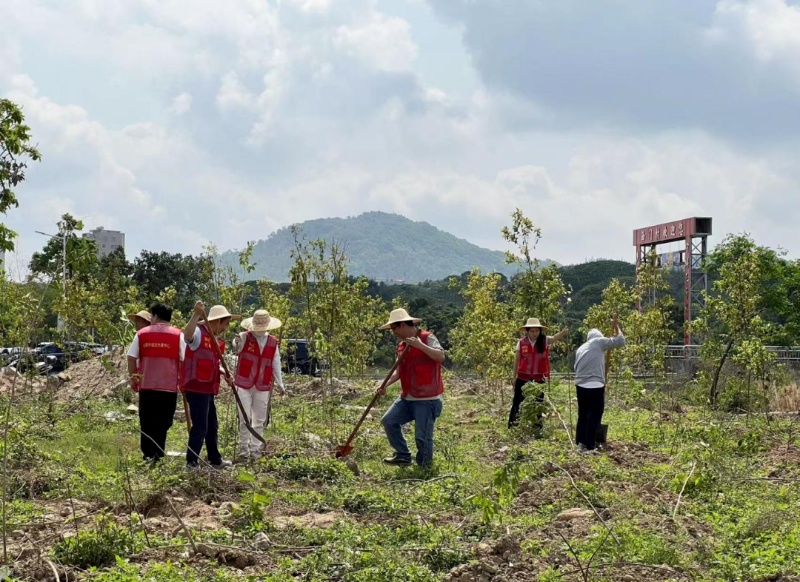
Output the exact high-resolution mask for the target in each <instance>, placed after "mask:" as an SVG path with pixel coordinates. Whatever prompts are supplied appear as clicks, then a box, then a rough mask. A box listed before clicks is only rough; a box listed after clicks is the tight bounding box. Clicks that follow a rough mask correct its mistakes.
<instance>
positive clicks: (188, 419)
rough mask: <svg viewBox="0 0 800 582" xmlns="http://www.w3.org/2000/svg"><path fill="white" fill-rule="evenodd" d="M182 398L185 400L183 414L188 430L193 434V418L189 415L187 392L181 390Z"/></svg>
mask: <svg viewBox="0 0 800 582" xmlns="http://www.w3.org/2000/svg"><path fill="white" fill-rule="evenodd" d="M181 398H182V399H183V414H184V415H185V416H186V430H187V431H188V432H192V417H191V415H189V405H188V404H187V402H186V392H184V391H183V389H181Z"/></svg>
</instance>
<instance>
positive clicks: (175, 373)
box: [136, 323, 183, 392]
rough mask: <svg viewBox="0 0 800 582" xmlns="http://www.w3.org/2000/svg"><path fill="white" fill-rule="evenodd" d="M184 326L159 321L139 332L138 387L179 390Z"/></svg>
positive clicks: (143, 388) (164, 390)
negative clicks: (140, 377)
mask: <svg viewBox="0 0 800 582" xmlns="http://www.w3.org/2000/svg"><path fill="white" fill-rule="evenodd" d="M181 333H183V332H181V330H179V329H177V328H175V327H172V326H171V325H167V324H166V323H157V324H154V325H150V326H148V327H144V328H142V329H140V330H139V331H138V332H137V333H136V337H138V338H139V367H138V373H139V374H141V375H142V379H141V381H140V382H139V390H159V391H162V392H177V391H178V385H179V383H180V370H181Z"/></svg>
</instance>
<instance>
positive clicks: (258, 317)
mask: <svg viewBox="0 0 800 582" xmlns="http://www.w3.org/2000/svg"><path fill="white" fill-rule="evenodd" d="M281 325H282V324H281V320H280V319H278V318H277V317H271V316H270V314H269V311H267V310H266V309H259V310H258V311H256V312H255V313H254V314H253V317H252V323H251V327H250V331H270V330H271V329H277V328H279V327H280V326H281Z"/></svg>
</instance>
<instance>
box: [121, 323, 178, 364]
mask: <svg viewBox="0 0 800 582" xmlns="http://www.w3.org/2000/svg"><path fill="white" fill-rule="evenodd" d="M154 325H167V324H159V323H156V324H154ZM179 341H180V344H179V346H180V347H179V350H180V357H181V362H182V361H183V355H184V354H185V353H186V340H185V339H184V337H183V332H181V338H180V340H179ZM128 357H129V358H136V361H139V334H138V333H137V334H136V335H135V336H134V338H133V341H132V342H131V347H130V348H128Z"/></svg>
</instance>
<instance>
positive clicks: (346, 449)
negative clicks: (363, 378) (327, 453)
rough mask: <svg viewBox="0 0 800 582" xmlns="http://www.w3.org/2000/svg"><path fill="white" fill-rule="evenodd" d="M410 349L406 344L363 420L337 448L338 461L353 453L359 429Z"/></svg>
mask: <svg viewBox="0 0 800 582" xmlns="http://www.w3.org/2000/svg"><path fill="white" fill-rule="evenodd" d="M409 349H410V348H409V346H408V344H406V347H405V348H403V351H402V352H400V355H399V356H398V357H397V360H396V361H395V363H394V365H393V366H392V369H391V370H389V373H388V374H386V378H384V379H383V383H382V384H381V386H380V388H378V389H377V390H376V391H375V396H373V397H372V400H370V402H369V404H368V405H367V408H366V409H365V410H364V413H363V414H362V415H361V418H359V419H358V422H357V423H356V426H355V428H354V429H353V432H351V433H350V436H349V437H347V442H345V443H344V444H343V445H342V446H340V447H336V458H337V459H344V458H346V457H347V455H349V454H350V453H352V452H353V446H352V445H353V439H355V438H356V435H357V434H358V429H360V428H361V424H362V423H363V422H364V419H365V418H367V415H368V414H369V411H370V410H372V407H373V406H375V403H377V402H378V399H379V398H380V397H381V394H380V393H381V391H382V390H383V389H384V388H386V384H388V383H389V378H391V377H392V374H394V373H395V370H397V367H398V366H399V365H400V362H402V361H403V358H404V357H405V355H406V353H407V352H408V350H409Z"/></svg>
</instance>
